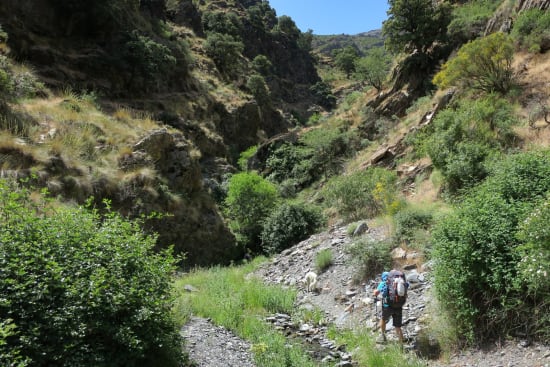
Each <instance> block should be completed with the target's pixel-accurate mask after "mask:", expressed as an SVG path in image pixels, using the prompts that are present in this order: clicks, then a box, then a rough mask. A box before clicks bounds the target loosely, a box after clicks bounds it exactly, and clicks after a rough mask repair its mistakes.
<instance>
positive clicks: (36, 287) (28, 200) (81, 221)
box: [0, 180, 183, 366]
mask: <svg viewBox="0 0 550 367" xmlns="http://www.w3.org/2000/svg"><path fill="white" fill-rule="evenodd" d="M36 198H37V196H36V195H32V196H31V193H30V192H29V191H27V190H25V189H21V188H19V187H17V186H15V185H14V184H13V183H9V182H6V181H5V180H1V181H0V218H1V220H2V226H1V228H0V244H1V245H0V263H1V264H2V272H1V273H0V292H1V294H2V301H1V302H0V319H1V320H2V324H0V325H1V326H0V331H2V333H0V335H1V336H0V359H1V361H2V365H5V366H15V365H29V366H44V365H64V366H84V365H90V363H91V364H93V365H94V366H138V365H141V366H143V365H147V366H180V364H181V363H182V360H183V356H182V343H181V339H180V336H179V334H178V331H177V327H176V325H175V323H174V321H173V319H172V314H171V311H170V309H171V307H172V297H171V285H172V272H173V271H174V269H175V259H174V258H173V257H172V256H171V255H170V252H169V251H168V250H167V251H163V252H161V253H155V252H153V247H154V245H155V239H156V238H155V236H153V235H146V234H144V233H143V232H142V231H141V229H140V227H139V225H138V224H137V223H135V222H129V221H127V220H125V219H123V218H121V217H120V216H118V215H116V214H114V213H109V214H107V215H106V216H105V217H101V216H100V215H99V213H98V212H97V211H93V210H85V209H82V208H65V207H57V208H55V207H53V206H51V205H50V204H49V203H48V202H47V201H42V200H38V201H37V200H36ZM21 363H23V364H21Z"/></svg>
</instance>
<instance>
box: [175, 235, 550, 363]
mask: <svg viewBox="0 0 550 367" xmlns="http://www.w3.org/2000/svg"><path fill="white" fill-rule="evenodd" d="M386 235H387V231H386V229H385V228H383V227H377V228H370V229H368V230H367V231H366V232H365V233H362V234H361V233H360V234H358V235H356V236H351V235H349V234H348V233H347V230H346V227H334V228H333V229H332V230H330V231H328V232H324V233H320V234H317V235H314V236H312V237H310V238H309V239H307V240H305V241H303V242H301V243H299V244H298V245H296V246H294V247H292V248H290V249H288V250H285V251H284V252H283V253H281V254H279V255H278V256H276V257H274V258H273V259H272V260H271V261H270V262H268V263H266V264H264V265H263V266H262V267H261V268H260V269H258V271H257V272H256V273H255V274H251V276H256V277H260V278H261V279H263V280H264V281H265V282H266V283H276V284H281V285H285V286H289V287H295V288H297V289H298V291H299V293H298V297H297V302H296V305H297V307H298V308H302V309H306V310H313V309H320V310H322V311H323V312H324V314H325V321H326V322H327V323H334V324H336V325H337V326H339V327H346V328H348V327H349V328H354V327H357V326H360V327H361V326H364V327H367V328H369V329H371V330H373V333H375V332H376V331H375V329H376V326H377V325H376V324H377V322H376V310H377V306H376V304H375V303H374V302H373V299H372V297H371V295H372V290H373V289H374V287H376V285H377V281H376V280H375V279H373V280H367V281H365V282H363V283H357V281H356V280H355V279H356V278H358V277H357V276H356V275H357V272H358V268H357V264H356V263H355V262H354V261H353V258H352V256H351V254H350V253H349V251H348V249H349V247H350V246H352V244H353V242H354V241H357V240H358V239H362V240H364V241H377V240H380V239H383V238H384V237H385V236H386ZM325 249H330V251H331V252H332V258H333V264H332V265H331V266H330V267H329V268H328V269H327V270H326V271H324V272H322V273H320V274H318V283H317V289H316V291H313V292H307V291H306V289H305V286H304V284H303V282H302V279H303V277H304V275H305V274H306V273H307V272H308V271H310V270H313V271H315V270H316V269H315V256H316V254H317V253H318V252H319V251H321V250H325ZM394 257H395V260H396V262H398V263H399V264H400V266H402V267H403V268H405V269H407V270H406V274H407V276H408V280H409V282H410V283H411V287H410V290H409V296H408V302H407V305H406V307H404V313H403V321H404V326H403V332H404V335H405V338H406V345H405V347H406V350H408V352H410V353H422V354H423V355H424V356H430V355H431V354H433V353H432V352H433V351H434V349H433V348H431V347H430V346H429V343H423V342H421V341H422V340H428V339H427V338H422V337H421V336H422V335H423V330H425V327H426V325H424V323H423V321H424V320H425V318H426V316H427V313H428V309H429V307H427V306H428V304H429V299H430V289H431V283H430V267H429V264H422V262H421V261H419V259H418V258H417V254H415V253H407V252H406V251H404V250H403V251H395V252H394ZM286 319H287V315H273V317H271V318H270V319H269V320H268V321H270V322H273V323H276V324H277V326H278V327H279V328H281V327H285V328H294V330H292V332H293V333H295V334H296V335H298V336H300V337H302V338H304V339H305V340H307V341H308V342H309V343H311V344H312V349H314V350H315V351H316V356H317V358H318V360H319V361H320V360H325V361H326V360H334V363H335V364H337V365H339V366H351V365H354V363H353V356H350V355H349V354H348V352H347V351H345V350H339V351H336V348H337V346H335V345H334V344H331V342H330V341H329V340H327V339H326V338H325V337H324V330H325V328H323V327H320V326H318V325H309V324H308V323H307V322H305V321H304V322H303V323H301V324H299V325H295V323H290V322H287V321H286ZM182 334H183V335H184V336H185V337H186V339H187V343H186V344H187V348H188V351H189V354H190V358H191V359H192V360H194V361H195V362H196V365H197V366H210V367H222V366H245V367H246V366H254V363H253V362H252V361H253V359H252V357H251V355H250V352H249V346H248V344H247V343H245V342H244V341H242V340H240V339H239V338H237V337H235V336H234V335H232V334H231V333H230V332H228V331H227V330H224V329H222V328H219V327H216V326H213V325H212V324H210V323H209V322H208V321H207V320H202V319H197V318H193V319H192V320H191V322H190V323H189V324H188V325H186V326H185V327H184V329H183V330H182ZM388 336H389V338H390V340H392V339H393V340H395V335H394V333H393V332H392V326H391V324H390V325H389V326H388ZM313 344H318V345H313ZM426 365H427V366H429V367H550V346H549V345H542V344H530V343H528V342H527V341H525V340H509V341H506V342H504V343H502V344H498V345H497V344H495V345H492V346H490V347H488V348H486V349H484V350H468V351H464V352H462V353H460V354H457V355H454V356H451V357H450V358H449V359H448V360H445V361H443V360H441V358H432V359H426Z"/></svg>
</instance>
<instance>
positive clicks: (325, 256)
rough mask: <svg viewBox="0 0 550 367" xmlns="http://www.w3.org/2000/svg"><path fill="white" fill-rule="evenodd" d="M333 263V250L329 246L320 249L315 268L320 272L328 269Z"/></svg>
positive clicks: (316, 256)
mask: <svg viewBox="0 0 550 367" xmlns="http://www.w3.org/2000/svg"><path fill="white" fill-rule="evenodd" d="M331 265H332V251H331V250H330V249H329V248H326V249H324V250H321V251H319V252H318V253H317V254H316V255H315V268H316V269H317V271H318V272H319V273H322V272H323V271H325V270H327V269H328V267H329V266H331Z"/></svg>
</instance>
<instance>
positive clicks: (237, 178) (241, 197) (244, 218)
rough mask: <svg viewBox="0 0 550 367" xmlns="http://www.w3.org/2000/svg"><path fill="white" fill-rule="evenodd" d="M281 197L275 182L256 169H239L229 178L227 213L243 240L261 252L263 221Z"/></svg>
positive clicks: (246, 244) (240, 241) (255, 250)
mask: <svg viewBox="0 0 550 367" xmlns="http://www.w3.org/2000/svg"><path fill="white" fill-rule="evenodd" d="M277 199H278V194H277V188H276V187H275V185H273V184H272V183H271V182H269V181H267V180H265V179H264V178H262V177H261V176H260V175H258V174H257V173H255V172H243V173H237V174H235V175H233V176H232V177H231V178H230V179H229V183H228V190H227V197H226V198H225V209H226V215H227V217H228V218H229V220H230V222H229V227H230V229H231V230H232V231H233V233H234V234H235V236H236V237H237V241H238V242H239V243H240V244H242V245H244V246H247V247H250V248H251V249H252V251H254V252H258V253H259V252H260V246H259V242H260V234H261V232H262V226H263V222H264V220H265V219H266V218H267V217H268V216H269V215H270V214H271V212H272V211H273V209H274V208H275V205H276V202H277Z"/></svg>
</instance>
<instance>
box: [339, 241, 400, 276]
mask: <svg viewBox="0 0 550 367" xmlns="http://www.w3.org/2000/svg"><path fill="white" fill-rule="evenodd" d="M391 249H392V246H391V244H390V243H389V242H388V241H372V240H368V239H360V240H359V241H357V242H355V243H354V244H353V245H352V246H351V247H350V248H349V252H350V254H351V255H352V258H353V261H354V262H355V263H356V264H357V265H358V268H357V269H358V270H357V273H356V274H355V275H354V276H353V279H354V281H355V282H356V283H361V282H363V281H365V280H368V279H374V278H375V277H376V276H377V275H379V274H380V273H382V272H383V271H385V270H387V269H390V268H391V266H392V258H391Z"/></svg>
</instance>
